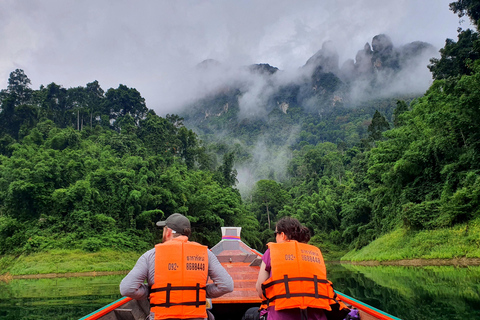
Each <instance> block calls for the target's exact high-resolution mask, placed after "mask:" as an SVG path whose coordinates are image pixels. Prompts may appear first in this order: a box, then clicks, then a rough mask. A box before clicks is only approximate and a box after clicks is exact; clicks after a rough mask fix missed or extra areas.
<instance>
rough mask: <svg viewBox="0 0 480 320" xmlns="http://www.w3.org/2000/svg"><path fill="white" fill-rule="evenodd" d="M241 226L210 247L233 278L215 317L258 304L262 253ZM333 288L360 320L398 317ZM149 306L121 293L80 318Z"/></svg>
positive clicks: (233, 319) (102, 319) (135, 314)
mask: <svg viewBox="0 0 480 320" xmlns="http://www.w3.org/2000/svg"><path fill="white" fill-rule="evenodd" d="M241 229H242V228H241V227H222V240H221V241H220V242H219V243H217V244H216V245H215V246H214V247H212V248H211V249H210V250H211V251H212V252H213V253H214V254H215V255H216V256H217V258H218V260H219V262H220V263H221V264H222V266H223V267H224V268H225V269H226V270H227V272H228V273H229V274H230V276H231V277H232V279H233V282H234V290H233V292H230V293H228V294H225V295H223V296H221V297H219V298H214V299H211V304H212V305H211V308H210V309H209V311H210V312H211V313H212V314H213V315H214V316H215V319H217V320H240V319H242V317H243V316H244V314H245V312H246V311H247V310H248V309H250V308H258V307H259V306H260V303H261V299H260V298H259V297H258V294H257V291H256V289H255V283H256V281H257V276H258V272H259V270H260V264H261V262H262V260H261V257H262V254H261V253H260V252H258V251H256V250H254V249H252V248H250V247H249V246H248V245H247V244H245V243H244V242H243V241H242V240H241V238H240V234H241ZM335 292H336V293H337V297H338V299H339V300H341V301H343V302H344V303H345V304H346V305H348V306H349V307H350V308H356V309H357V310H358V312H359V314H360V319H361V320H400V319H399V318H397V317H395V316H392V315H390V314H388V313H386V312H384V311H381V310H379V309H377V308H374V307H372V306H370V305H367V304H365V303H363V302H361V301H359V300H356V299H355V298H352V297H350V296H348V295H346V294H343V293H341V292H338V291H335ZM149 310H150V306H149V303H148V300H143V301H137V300H133V299H131V298H128V297H123V298H120V299H119V300H117V301H114V302H112V303H110V304H108V305H106V306H104V307H103V308H100V309H98V310H96V311H94V312H92V313H91V314H89V315H87V316H85V317H83V318H80V319H79V320H145V318H147V315H148V314H149Z"/></svg>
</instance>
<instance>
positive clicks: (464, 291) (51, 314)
mask: <svg viewBox="0 0 480 320" xmlns="http://www.w3.org/2000/svg"><path fill="white" fill-rule="evenodd" d="M327 269H328V277H329V279H330V280H331V281H332V282H333V284H334V287H335V289H336V290H337V291H340V292H343V293H345V294H347V295H349V296H351V297H354V298H356V299H358V300H361V301H363V302H365V303H367V304H369V305H372V306H374V307H376V308H378V309H381V310H384V311H386V312H388V313H390V314H392V315H395V316H397V317H399V318H402V319H405V320H422V319H429V320H431V319H435V320H439V319H440V320H443V319H445V320H446V319H462V320H464V319H469V320H470V319H480V267H478V266H475V267H453V266H443V267H398V266H376V267H365V266H355V265H349V264H342V265H340V264H328V265H327ZM122 278H123V275H113V276H99V277H78V278H54V279H34V280H32V279H14V280H11V281H9V282H8V283H6V282H2V281H0V320H20V319H45V320H47V319H48V320H57V319H58V320H60V319H62V320H64V319H79V318H81V317H83V316H85V315H87V314H89V313H91V312H93V311H95V310H96V309H98V308H100V307H102V306H104V305H106V304H108V303H110V302H112V301H114V300H117V299H119V298H120V294H119V293H118V284H119V283H120V281H121V279H122ZM214 310H215V306H214ZM218 320H221V319H218Z"/></svg>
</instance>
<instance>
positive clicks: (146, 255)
mask: <svg viewBox="0 0 480 320" xmlns="http://www.w3.org/2000/svg"><path fill="white" fill-rule="evenodd" d="M140 258H144V259H147V260H148V259H151V258H154V259H155V248H152V249H150V250H148V251H147V252H145V253H144V254H142V256H141V257H140Z"/></svg>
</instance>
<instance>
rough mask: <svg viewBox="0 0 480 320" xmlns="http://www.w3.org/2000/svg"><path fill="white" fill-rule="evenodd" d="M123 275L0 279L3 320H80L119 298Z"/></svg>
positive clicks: (1, 317) (0, 305) (0, 308)
mask: <svg viewBox="0 0 480 320" xmlns="http://www.w3.org/2000/svg"><path fill="white" fill-rule="evenodd" d="M122 278H123V275H114V276H102V277H79V278H55V279H34V280H33V279H28V280H26V279H18V280H12V281H9V282H8V283H5V282H1V281H0V319H1V320H17V319H25V320H26V319H39V320H43V319H45V320H47V319H48V320H57V319H58V320H60V319H79V318H81V317H83V316H84V315H87V314H89V313H91V312H92V311H94V310H96V309H98V308H100V307H102V306H104V305H106V304H108V303H110V302H112V301H115V300H117V299H119V298H120V297H121V296H120V294H119V292H118V284H119V283H120V281H121V279H122Z"/></svg>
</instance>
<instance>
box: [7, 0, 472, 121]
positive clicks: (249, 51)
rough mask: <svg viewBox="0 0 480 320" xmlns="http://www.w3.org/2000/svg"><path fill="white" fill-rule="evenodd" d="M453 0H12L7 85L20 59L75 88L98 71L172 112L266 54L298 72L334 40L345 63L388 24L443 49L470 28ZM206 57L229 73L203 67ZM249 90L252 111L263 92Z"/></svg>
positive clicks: (400, 34) (38, 73) (42, 75)
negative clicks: (207, 71)
mask: <svg viewBox="0 0 480 320" xmlns="http://www.w3.org/2000/svg"><path fill="white" fill-rule="evenodd" d="M449 2H451V0H429V1H422V2H421V3H419V2H418V1H415V0H400V1H394V2H384V1H380V0H359V1H355V2H354V3H352V2H351V1H347V0H328V1H321V2H319V1H314V0H304V1H297V2H292V1H287V0H265V1H240V2H238V1H234V2H231V1H220V0H210V1H200V0H197V1H182V0H180V1H161V2H151V1H146V0H140V1H135V2H129V1H113V0H110V1H101V2H98V1H93V0H86V1H82V2H78V1H73V0H46V1H42V2H41V3H39V2H38V1H34V0H25V1H15V0H4V1H2V2H1V3H0V36H1V39H2V43H3V46H2V50H0V78H1V79H3V80H2V81H3V83H4V85H3V87H6V85H7V80H8V76H9V73H10V72H12V71H13V70H15V69H17V68H18V69H23V70H24V71H25V73H26V74H27V76H28V77H29V78H30V79H31V81H32V88H33V89H37V88H39V87H40V85H48V84H49V83H51V82H55V83H57V84H60V85H62V86H63V87H65V88H69V87H76V86H85V85H86V84H87V83H89V82H92V81H94V80H98V81H99V83H100V85H101V86H102V88H103V89H104V90H107V89H108V88H117V87H118V85H119V84H124V85H127V86H128V87H133V88H136V89H137V90H138V91H139V92H140V93H141V94H142V96H143V97H144V98H145V100H146V103H147V106H148V107H149V108H150V109H154V110H155V111H156V112H157V114H159V115H165V114H167V113H176V112H178V111H179V109H180V108H181V107H182V106H184V105H186V104H188V103H189V102H191V101H194V100H195V99H197V98H198V97H201V96H204V95H205V94H207V93H208V92H209V91H210V90H215V86H216V85H217V84H222V83H223V84H224V83H228V82H229V81H235V78H236V77H235V76H236V74H238V71H237V70H239V69H241V68H242V67H243V66H248V65H251V64H255V63H268V64H270V65H272V66H275V67H277V68H279V69H280V70H282V71H283V73H284V74H291V73H295V71H296V70H298V69H299V68H300V67H302V66H303V65H304V64H305V62H306V61H307V60H308V59H309V58H310V57H311V56H312V55H314V54H315V52H317V51H318V50H319V49H320V48H321V46H322V44H323V43H324V42H325V41H333V43H334V44H335V46H336V48H337V51H338V53H339V61H340V63H342V62H343V61H345V60H347V59H351V58H354V57H355V54H356V52H357V50H358V49H359V48H362V47H363V45H364V44H365V42H369V41H370V39H371V38H372V37H373V36H375V35H377V34H380V33H385V34H388V35H389V36H390V37H391V38H392V39H393V41H394V42H395V45H399V44H405V43H409V42H412V41H417V40H420V41H425V42H428V43H431V44H432V45H434V46H435V47H436V48H441V47H443V44H444V42H445V39H446V38H452V39H456V30H457V28H458V27H463V28H467V27H468V23H466V22H463V23H461V22H460V20H459V19H458V17H457V16H456V15H455V14H453V13H452V12H451V11H449V9H448V4H449ZM206 59H214V60H217V61H219V62H220V63H221V64H222V65H223V66H224V68H227V69H228V70H229V72H226V73H222V72H219V73H217V74H210V75H201V76H200V75H198V70H197V69H196V68H197V67H196V66H197V65H198V64H199V63H201V62H202V61H204V60H206ZM231 76H232V77H231ZM253 82H254V83H253V84H252V88H254V89H257V88H259V87H261V86H262V83H261V79H260V80H259V79H255V80H253ZM265 89H266V90H267V91H268V90H269V87H268V86H267V87H266V88H265ZM249 92H251V96H250V97H248V95H247V96H245V98H244V99H245V101H244V106H245V108H244V110H245V111H246V115H248V114H249V110H250V109H249V108H251V107H252V103H255V99H262V98H263V97H262V95H261V94H260V93H254V91H251V90H249ZM260 102H261V100H260Z"/></svg>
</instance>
